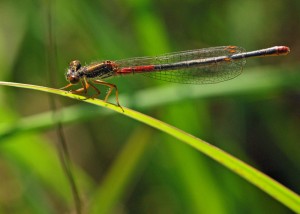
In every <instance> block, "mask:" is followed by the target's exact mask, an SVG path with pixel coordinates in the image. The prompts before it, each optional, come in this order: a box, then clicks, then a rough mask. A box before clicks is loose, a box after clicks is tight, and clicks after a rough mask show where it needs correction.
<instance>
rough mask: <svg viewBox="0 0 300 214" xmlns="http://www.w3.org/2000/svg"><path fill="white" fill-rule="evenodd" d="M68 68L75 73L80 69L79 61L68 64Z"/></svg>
mask: <svg viewBox="0 0 300 214" xmlns="http://www.w3.org/2000/svg"><path fill="white" fill-rule="evenodd" d="M69 68H70V69H71V70H72V71H77V70H79V69H80V68H81V64H80V62H79V60H74V61H72V62H70V64H69Z"/></svg>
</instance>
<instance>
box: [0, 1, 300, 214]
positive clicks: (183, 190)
mask: <svg viewBox="0 0 300 214" xmlns="http://www.w3.org/2000/svg"><path fill="white" fill-rule="evenodd" d="M49 20H51V22H49ZM299 26H300V1H299V0H272V1H271V0H245V1H237V0H227V1H221V0H216V1H208V0H202V1H201V0H198V1H197V0H187V1H168V0H154V1H150V0H140V1H138V0H129V1H120V0H110V1H109V0H103V1H95V0H93V1H79V0H75V1H70V0H60V1H55V2H54V1H52V2H51V4H50V1H49V2H48V1H29V0H23V1H20V0H19V1H18V0H15V1H4V0H1V1H0V68H1V71H0V77H1V78H0V80H2V81H13V82H21V83H29V84H37V85H45V86H51V85H52V86H54V87H57V88H59V87H62V86H64V85H66V84H67V82H66V81H65V78H64V72H65V71H66V68H67V66H68V63H69V62H70V61H71V60H74V59H79V60H80V61H81V62H82V64H86V63H90V62H93V61H98V60H106V59H110V60H115V59H123V58H130V57H136V56H147V55H151V56H155V55H160V54H163V53H167V52H173V51H182V50H189V49H199V48H206V47H213V46H223V45H237V46H242V47H244V48H245V49H246V50H255V49H261V48H266V47H271V46H276V45H286V46H289V47H290V48H291V53H290V55H288V56H284V57H270V58H260V59H251V60H248V62H247V64H246V66H245V68H244V72H243V74H242V75H241V76H239V77H237V78H235V79H233V80H231V81H228V82H224V83H219V84H214V85H180V84H173V83H165V82H159V81H156V80H154V79H151V78H146V77H145V78H144V77H143V76H139V75H135V76H127V77H122V78H115V79H111V80H108V82H111V83H114V84H116V85H117V86H118V88H119V91H120V103H121V104H122V105H124V106H128V107H130V108H132V109H136V110H138V111H141V112H143V113H146V114H148V115H151V116H153V117H155V118H157V119H159V120H162V121H164V122H167V123H169V124H171V125H174V126H176V127H178V128H180V129H182V130H184V131H186V132H188V133H191V134H192V135H195V136H197V137H199V138H201V139H203V140H206V141H208V142H210V143H211V144H213V145H216V146H217V147H220V148H221V149H223V150H225V151H227V152H229V153H231V154H232V155H234V156H236V157H238V158H240V159H241V160H243V161H245V162H247V163H249V164H251V165H252V166H254V167H256V168H257V169H259V170H261V171H262V172H264V173H266V174H267V175H269V176H271V177H272V178H274V179H275V180H277V181H279V182H280V183H282V184H283V185H285V186H287V187H288V188H290V189H292V190H293V191H295V192H297V193H299V192H300V182H299V178H300V158H299V157H300V155H299V154H300V141H299V139H300V110H299V106H300V94H299V92H300V87H299V82H300V72H299V71H300V63H299V59H300V51H299V50H300V40H299V38H300V27H299ZM49 56H50V60H49ZM49 69H50V73H51V75H49V72H47V71H48V70H49ZM51 79H53V81H52V82H51ZM100 88H101V87H100ZM101 89H102V92H105V91H106V89H105V88H101ZM103 94H105V93H102V97H103ZM55 99H56V102H57V105H58V106H59V109H62V112H60V113H59V118H60V119H61V120H62V123H63V129H64V133H65V137H66V141H67V144H68V147H69V149H70V156H71V159H72V164H73V168H74V177H75V180H76V183H77V185H78V186H79V192H80V197H81V199H82V203H83V207H84V208H83V209H84V212H89V211H88V210H89V208H88V207H89V206H92V207H97V208H98V209H100V210H101V211H102V212H103V213H268V212H269V211H270V210H272V213H291V211H290V210H289V209H288V208H286V207H284V206H283V205H282V204H280V203H278V202H277V201H275V200H274V199H272V198H271V197H270V196H268V195H267V194H265V193H264V192H262V191H261V190H259V189H257V188H256V187H254V186H252V185H251V184H249V183H247V182H246V181H244V180H243V179H241V178H240V177H238V176H237V175H235V174H233V173H232V172H231V171H229V170H227V169H225V168H224V167H223V166H221V165H219V164H217V163H216V162H214V161H212V160H211V159H209V158H207V157H206V156H204V155H203V154H200V153H198V152H196V151H194V150H193V149H192V148H189V147H188V146H186V145H183V144H182V143H180V142H178V141H177V140H175V139H173V138H171V137H169V136H166V135H165V134H163V133H160V132H159V131H157V130H154V129H152V128H150V127H147V126H145V125H143V124H141V123H139V122H137V121H133V120H132V119H129V118H126V117H124V116H122V115H119V114H111V112H108V111H107V110H105V109H100V108H96V107H92V106H90V105H89V104H82V103H81V102H80V101H76V100H69V99H66V98H60V97H55ZM0 100H1V102H0V115H1V117H0V118H1V121H0V143H1V144H0V213H66V212H72V210H73V211H74V204H73V201H72V195H71V190H70V187H69V183H68V180H67V178H66V175H65V173H64V172H63V171H62V168H61V166H60V163H59V157H58V154H57V149H56V145H57V144H58V143H59V138H57V135H56V132H55V129H56V125H55V122H54V119H53V117H52V113H51V111H52V109H51V105H50V99H49V95H47V94H45V93H40V92H34V91H30V90H21V89H15V88H7V87H0ZM112 101H114V99H112ZM95 195H97V196H98V197H96V198H97V199H98V201H95V200H96V199H93V198H94V196H95ZM99 199H100V200H99ZM93 201H94V202H93Z"/></svg>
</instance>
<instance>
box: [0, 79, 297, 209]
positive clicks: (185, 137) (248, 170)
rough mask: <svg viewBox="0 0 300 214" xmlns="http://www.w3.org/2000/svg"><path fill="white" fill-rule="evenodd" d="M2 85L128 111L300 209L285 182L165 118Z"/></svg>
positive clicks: (40, 87) (126, 113)
mask: <svg viewBox="0 0 300 214" xmlns="http://www.w3.org/2000/svg"><path fill="white" fill-rule="evenodd" d="M0 85H6V86H14V87H20V88H27V89H33V90H38V91H44V92H48V93H53V94H57V95H61V96H66V97H69V98H73V99H79V100H82V101H84V102H87V103H91V104H94V105H98V106H102V107H106V108H108V109H111V110H114V111H116V112H119V113H121V114H124V115H126V116H128V117H131V118H133V119H135V120H138V121H140V122H142V123H145V124H147V125H149V126H152V127H154V128H156V129H158V130H161V131H163V132H165V133H167V134H169V135H171V136H173V137H175V138H177V139H179V140H180V141H182V142H184V143H186V144H188V145H189V146H192V147H193V148H195V149H197V150H198V151H200V152H202V153H204V154H206V155H207V156H209V157H211V158H212V159H214V160H216V161H217V162H219V163H221V164H222V165H224V166H225V167H227V168H228V169H230V170H232V171H233V172H234V173H236V174H238V175H240V176H241V177H243V178H244V179H246V180H247V181H249V182H250V183H252V184H254V185H255V186H257V187H259V188H260V189H262V190H263V191H264V192H266V193H267V194H269V195H270V196H272V197H273V198H275V199H276V200H278V201H280V202H281V203H282V204H284V205H285V206H287V207H289V208H290V209H291V210H293V211H295V212H300V197H299V195H297V194H296V193H294V192H292V191H291V190H289V189H288V188H286V187H285V186H283V185H281V184H280V183H278V182H277V181H275V180H273V179H272V178H270V177H268V176H267V175H265V174H263V173H261V172H260V171H258V170H256V169H254V168H253V167H251V166H249V165H247V164H246V163H244V162H242V161H240V160H239V159H237V158H235V157H233V156H232V155H230V154H228V153H226V152H224V151H222V150H221V149H219V148H217V147H215V146H213V145H211V144H209V143H207V142H205V141H203V140H201V139H199V138H196V137H194V136H192V135H190V134H188V133H186V132H183V131H182V130H179V129H177V128H176V127H173V126H171V125H169V124H166V123H164V122H162V121H159V120H157V119H154V118H152V117H149V116H147V115H144V114H142V113H139V112H136V111H134V110H131V109H128V108H125V107H123V109H124V111H122V109H121V108H120V107H118V106H116V105H113V104H110V103H105V102H104V101H102V100H98V99H85V97H83V96H80V95H76V94H71V93H68V92H66V91H62V90H59V89H53V88H47V87H42V86H35V85H28V84H20V83H9V82H0Z"/></svg>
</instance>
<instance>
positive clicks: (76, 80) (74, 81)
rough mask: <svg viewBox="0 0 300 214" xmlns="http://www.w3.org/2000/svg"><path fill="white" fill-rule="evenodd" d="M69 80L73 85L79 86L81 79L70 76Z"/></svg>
mask: <svg viewBox="0 0 300 214" xmlns="http://www.w3.org/2000/svg"><path fill="white" fill-rule="evenodd" d="M67 79H68V81H69V82H70V83H71V84H77V83H78V82H79V78H78V77H76V76H73V75H71V76H68V78H67Z"/></svg>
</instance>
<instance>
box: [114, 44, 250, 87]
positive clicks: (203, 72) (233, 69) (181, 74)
mask: <svg viewBox="0 0 300 214" xmlns="http://www.w3.org/2000/svg"><path fill="white" fill-rule="evenodd" d="M243 52H245V50H244V49H243V48H241V47H236V46H223V47H214V48H207V49H199V50H191V51H182V52H175V53H170V54H166V55H162V56H156V57H139V58H132V59H125V60H119V61H116V63H117V64H118V66H119V67H120V68H126V67H134V66H147V65H162V64H172V63H178V62H184V61H189V60H197V59H207V58H213V57H220V56H228V58H230V56H231V55H233V54H238V53H243ZM245 63H246V60H245V59H244V58H241V59H235V60H233V59H232V60H224V61H218V62H214V63H210V64H202V65H199V66H197V67H191V68H189V67H183V68H176V69H173V70H172V69H171V70H156V71H152V72H143V73H142V74H143V75H145V76H148V77H152V78H155V79H159V80H164V81H168V82H176V83H187V84H209V83H217V82H222V81H226V80H229V79H232V78H234V77H236V76H238V75H239V74H241V72H242V69H243V66H244V65H245Z"/></svg>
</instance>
